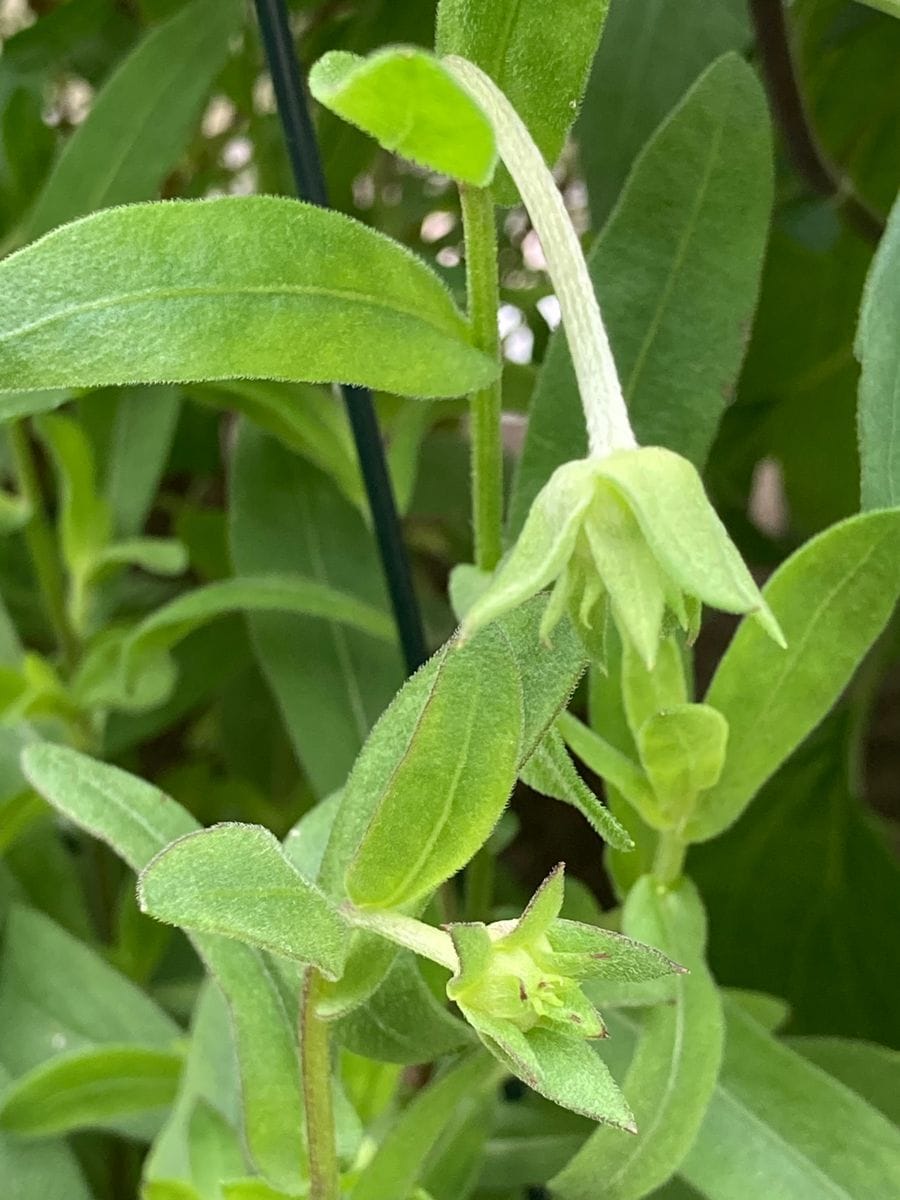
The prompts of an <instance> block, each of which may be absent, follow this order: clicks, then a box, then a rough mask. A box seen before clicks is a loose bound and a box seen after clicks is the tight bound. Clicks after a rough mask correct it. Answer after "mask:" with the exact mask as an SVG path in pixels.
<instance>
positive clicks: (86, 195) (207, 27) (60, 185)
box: [27, 0, 243, 241]
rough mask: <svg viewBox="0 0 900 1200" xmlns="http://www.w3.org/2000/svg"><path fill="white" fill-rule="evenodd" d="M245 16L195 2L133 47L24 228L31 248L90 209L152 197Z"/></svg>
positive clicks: (231, 5)
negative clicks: (57, 226) (35, 241)
mask: <svg viewBox="0 0 900 1200" xmlns="http://www.w3.org/2000/svg"><path fill="white" fill-rule="evenodd" d="M242 15H243V14H242V11H241V6H240V4H238V3H236V0H194V3H192V4H188V5H186V6H184V7H183V8H182V9H181V11H179V12H178V13H176V14H175V16H174V17H173V18H172V19H171V20H170V21H167V22H166V23H165V24H164V25H161V26H159V27H158V28H157V29H155V30H153V31H152V32H151V33H149V34H148V35H147V36H146V37H145V38H144V39H143V41H141V42H140V43H139V44H138V46H137V47H136V48H135V49H134V50H133V51H132V52H131V54H130V55H129V56H128V57H127V58H125V59H124V61H123V62H122V63H121V64H120V65H119V67H118V69H117V70H116V71H115V72H114V74H113V75H112V76H111V78H110V79H109V80H108V81H107V82H106V84H105V85H104V86H103V88H101V90H100V92H99V93H98V95H97V97H96V99H95V100H94V103H93V105H92V107H91V111H90V113H89V114H88V116H87V118H86V119H85V120H84V121H83V122H82V124H81V125H79V126H78V128H77V129H76V130H75V132H74V133H73V134H72V136H71V137H70V138H69V140H68V141H67V142H66V145H65V148H64V150H63V153H62V155H61V156H60V158H59V161H58V162H57V164H56V166H55V168H54V170H53V172H52V174H51V175H50V178H49V179H48V180H47V184H46V186H45V188H44V190H43V192H42V193H41V195H40V197H39V198H38V202H37V204H36V206H35V208H34V211H33V212H32V214H31V217H30V219H29V221H28V223H27V240H28V241H31V240H32V239H33V238H36V237H39V236H40V235H41V234H42V233H46V232H47V230H48V229H52V228H53V227H54V226H55V225H62V224H63V222H65V221H71V220H73V219H74V218H75V217H81V216H84V215H86V214H87V213H89V212H92V211H93V210H94V209H97V208H107V207H110V206H112V205H114V204H128V203H129V202H131V201H133V200H150V199H153V198H154V197H155V195H156V193H157V192H158V190H159V188H160V185H161V184H162V183H163V181H164V180H165V177H166V176H167V175H168V174H169V172H170V171H171V170H172V168H173V167H174V166H175V165H176V164H177V162H178V160H179V158H180V157H181V154H182V153H183V147H184V144H185V142H186V141H187V138H188V136H189V134H190V133H191V131H192V130H193V128H194V126H195V125H196V124H197V122H198V120H199V117H200V112H201V110H202V107H203V104H204V101H205V100H206V98H207V95H208V93H209V90H210V88H211V86H212V83H213V80H214V79H215V77H216V75H217V74H218V73H219V71H220V69H221V68H222V66H223V65H224V63H225V60H226V58H227V57H228V54H229V41H230V39H231V36H232V34H233V33H234V32H235V31H236V29H237V26H238V24H239V22H240V21H241V19H242Z"/></svg>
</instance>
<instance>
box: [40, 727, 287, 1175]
mask: <svg viewBox="0 0 900 1200" xmlns="http://www.w3.org/2000/svg"><path fill="white" fill-rule="evenodd" d="M23 770H24V772H25V775H26V778H27V779H28V780H29V782H30V783H31V784H32V786H33V787H34V788H35V790H36V791H38V792H39V793H40V794H41V795H42V796H44V798H45V799H46V800H47V801H49V803H51V804H52V805H53V806H54V807H55V808H57V809H58V810H59V811H60V812H62V813H63V814H64V815H65V816H66V817H68V818H69V820H71V821H72V822H73V823H74V824H75V825H77V826H78V827H79V828H81V829H84V830H86V831H87V832H88V833H91V834H93V835H94V836H95V837H98V838H100V839H101V840H102V841H104V842H106V843H107V845H109V846H111V847H112V849H113V850H115V852H116V853H117V854H118V855H119V857H120V858H122V859H124V860H125V862H126V863H128V865H129V866H130V867H132V869H133V870H135V871H138V872H139V871H141V870H142V869H143V868H144V867H145V866H146V865H147V864H148V863H149V862H150V861H151V860H152V858H153V856H154V855H155V854H158V853H159V852H160V851H162V850H163V849H164V848H165V847H166V846H167V845H168V844H169V843H171V842H174V841H175V839H177V838H180V837H182V836H184V835H185V834H188V833H191V832H192V831H194V830H197V828H198V826H197V822H196V821H195V820H194V818H193V817H192V816H191V815H190V813H188V812H187V811H186V810H185V809H183V808H182V807H181V805H179V804H176V803H175V801H174V800H172V799H170V797H168V796H166V795H165V794H164V793H163V792H161V791H160V790H159V789H158V788H155V787H153V786H151V785H150V784H149V783H145V782H144V781H143V780H141V779H136V778H135V777H134V776H133V775H129V774H128V773H127V772H126V771H122V770H119V768H118V767H113V766H109V765H108V764H107V763H100V762H96V761H95V760H94V759H91V758H89V757H88V756H87V755H84V754H79V753H77V752H76V751H75V750H69V749H67V748H64V747H62V746H51V745H49V744H40V745H37V746H32V747H29V750H28V752H26V753H25V754H23ZM193 940H194V945H195V947H196V949H197V951H198V953H199V954H200V955H201V956H202V958H203V959H204V961H205V962H206V964H207V967H208V968H209V971H210V973H211V974H212V975H213V976H214V977H215V979H216V981H217V982H218V984H219V986H220V987H221V988H222V991H223V993H224V995H225V997H226V999H227V1001H228V1007H229V1010H230V1013H231V1019H232V1023H233V1028H234V1037H235V1045H236V1048H237V1058H238V1063H239V1067H240V1075H241V1094H242V1100H243V1108H244V1133H245V1136H246V1139H247V1146H248V1149H249V1150H250V1153H251V1155H252V1157H253V1160H254V1162H255V1163H256V1165H257V1167H258V1168H259V1169H260V1171H262V1172H263V1173H264V1174H265V1175H266V1177H267V1178H269V1179H271V1180H273V1181H275V1182H276V1183H277V1184H278V1185H279V1186H282V1187H284V1188H286V1189H288V1190H290V1189H292V1188H294V1187H295V1186H296V1185H297V1184H298V1183H299V1182H300V1180H302V1178H303V1177H304V1173H305V1170H306V1168H305V1153H304V1147H303V1138H302V1129H303V1101H302V1093H301V1087H300V1068H299V1061H298V1051H297V1036H296V1013H292V1012H290V1011H289V1008H288V1006H287V1005H286V1003H285V998H284V994H283V992H282V989H281V987H280V985H279V983H278V981H277V980H276V978H275V976H274V973H273V970H272V968H271V966H270V964H268V963H267V962H266V961H265V959H264V957H263V955H262V954H261V953H260V952H259V951H258V950H255V949H254V948H253V947H251V946H245V945H242V944H241V943H240V942H237V941H231V940H229V939H227V938H223V937H216V936H215V935H213V934H209V933H205V934H194V935H193Z"/></svg>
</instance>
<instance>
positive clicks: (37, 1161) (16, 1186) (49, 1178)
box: [0, 1067, 93, 1200]
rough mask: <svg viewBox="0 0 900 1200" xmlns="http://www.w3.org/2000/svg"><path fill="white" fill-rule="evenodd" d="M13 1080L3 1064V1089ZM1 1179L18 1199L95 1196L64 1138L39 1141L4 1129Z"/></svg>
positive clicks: (0, 1150)
mask: <svg viewBox="0 0 900 1200" xmlns="http://www.w3.org/2000/svg"><path fill="white" fill-rule="evenodd" d="M8 1082H9V1080H8V1077H7V1075H6V1072H5V1071H4V1070H3V1068H2V1067H0V1089H2V1088H5V1086H6V1084H7V1083H8ZM0 1179H2V1180H3V1181H4V1184H5V1185H6V1187H7V1189H8V1190H9V1192H10V1194H11V1195H12V1197H14V1200H92V1196H93V1193H92V1192H91V1191H90V1189H89V1188H88V1185H87V1183H86V1182H85V1179H84V1176H83V1175H82V1172H81V1167H80V1166H79V1163H78V1159H77V1158H76V1156H75V1154H74V1152H73V1151H72V1150H70V1149H69V1147H68V1145H67V1144H66V1143H65V1142H64V1141H63V1140H61V1139H60V1140H46V1141H41V1142H38V1143H34V1142H27V1141H23V1140H22V1139H20V1138H17V1137H15V1136H13V1135H9V1134H5V1133H0Z"/></svg>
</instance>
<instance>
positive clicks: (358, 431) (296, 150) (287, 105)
mask: <svg viewBox="0 0 900 1200" xmlns="http://www.w3.org/2000/svg"><path fill="white" fill-rule="evenodd" d="M255 3H256V15H257V18H258V20H259V27H260V31H261V33H262V39H263V43H264V45H265V50H266V58H267V59H268V63H269V70H270V71H271V74H272V86H273V87H274V89H275V98H276V101H277V103H278V113H279V116H280V118H281V126H282V129H283V131H284V140H285V144H286V146H287V152H288V157H289V158H290V162H291V169H292V171H293V174H294V182H295V184H296V187H297V194H298V195H299V196H300V198H301V199H303V200H307V201H309V202H310V203H311V204H318V205H319V206H320V207H322V208H327V207H328V192H327V189H326V186H325V175H324V173H323V171H322V163H321V160H320V158H319V147H318V143H317V141H316V132H315V129H314V128H313V123H312V118H311V116H310V112H309V105H308V103H307V99H306V88H305V86H304V83H303V79H302V76H301V74H300V64H299V62H298V61H297V55H296V53H295V51H294V40H293V37H292V35H291V27H290V22H289V20H288V14H287V9H286V8H285V4H284V0H255ZM341 395H342V396H343V398H344V404H345V405H346V407H347V415H348V416H349V418H350V425H351V428H352V430H353V439H354V441H355V443H356V453H357V455H358V457H359V465H360V469H361V471H362V476H363V481H364V483H365V487H366V494H367V495H368V499H369V507H370V509H371V511H372V522H373V524H374V526H375V536H376V538H377V539H378V550H379V553H380V555H381V562H382V566H383V568H384V574H385V578H386V580H387V586H388V591H389V593H390V597H391V604H392V606H393V610H394V619H395V620H396V622H397V630H398V633H399V635H400V643H401V645H402V647H403V656H404V659H405V661H406V669H407V671H408V672H409V674H412V673H413V671H415V670H416V669H417V668H418V667H420V666H421V665H422V663H423V662H424V661H425V659H426V658H427V651H426V649H425V636H424V633H423V631H422V618H421V615H420V613H419V606H418V603H417V601H416V595H415V592H414V590H413V583H412V573H411V571H410V566H409V558H408V557H407V554H406V547H405V546H404V544H403V533H402V530H401V528H400V521H399V518H398V516H397V506H396V504H395V502H394V493H393V490H392V488H391V481H390V477H389V475H388V470H387V463H386V462H385V457H384V449H383V447H382V443H381V433H380V431H379V428H378V420H377V418H376V416H375V409H374V407H373V405H372V396H371V393H370V392H369V390H368V388H361V387H351V386H348V385H346V384H344V385H341Z"/></svg>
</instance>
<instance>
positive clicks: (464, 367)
mask: <svg viewBox="0 0 900 1200" xmlns="http://www.w3.org/2000/svg"><path fill="white" fill-rule="evenodd" d="M135 246H139V247H140V250H141V252H140V255H138V256H136V255H135V254H134V251H133V248H134V247H135ZM223 246H227V247H228V253H222V247H223ZM51 280H52V281H54V286H53V287H51V286H49V284H48V281H51ZM0 313H2V314H3V319H2V320H0V391H11V390H15V391H22V390H28V389H32V388H38V389H40V388H44V389H46V388H53V387H63V386H65V387H74V386H81V387H94V386H99V385H104V384H121V383H157V382H159V381H161V380H166V381H168V382H181V383H184V382H192V381H198V380H215V379H230V378H234V377H241V376H252V377H259V378H268V379H294V380H298V381H306V382H313V383H315V382H323V381H337V382H341V383H355V384H362V385H366V386H369V387H372V388H377V389H383V390H385V391H389V392H398V393H400V394H401V395H415V396H419V395H421V396H447V395H458V394H462V393H465V392H469V391H473V390H476V389H477V388H479V387H481V386H484V384H486V383H488V382H490V380H491V379H493V377H494V376H495V375H496V373H497V369H498V368H497V365H496V364H495V363H494V362H492V361H491V360H489V359H488V358H487V356H486V355H483V354H481V352H480V351H478V350H475V349H474V347H473V346H472V345H471V341H470V332H469V327H468V325H467V323H466V322H465V320H464V319H463V318H462V316H460V314H459V312H458V311H457V309H456V308H455V306H454V304H453V302H452V300H451V298H450V295H449V293H448V292H447V291H446V289H445V288H444V286H443V284H441V282H440V281H439V279H438V278H437V276H436V275H435V274H434V273H433V272H432V271H431V270H430V269H429V268H428V267H427V266H426V265H425V264H424V263H423V262H421V261H420V260H418V259H416V258H415V257H414V256H413V255H412V254H410V253H409V251H407V250H406V249H405V248H404V247H401V246H400V245H398V244H397V243H396V242H392V241H391V240H390V239H389V238H387V237H385V236H384V235H383V234H380V233H376V232H375V231H374V230H371V229H368V228H366V227H365V226H363V225H361V224H360V223H359V222H356V221H353V220H350V219H349V218H348V217H345V216H343V215H342V214H340V213H336V212H332V211H328V210H325V209H322V208H315V207H313V206H312V205H307V204H301V203H300V202H299V201H296V200H286V199H280V198H277V197H272V196H238V197H224V198H222V199H218V200H204V201H172V202H171V203H167V204H151V205H141V204H139V205H132V206H130V207H125V208H117V209H109V210H107V211H105V212H100V213H96V214H95V215H94V216H91V217H86V218H84V219H83V220H80V221H76V222H74V223H73V224H72V225H66V226H64V227H63V228H62V229H59V230H56V231H54V232H53V233H51V234H48V235H47V236H46V237H44V238H41V239H40V240H39V241H38V242H35V243H33V244H32V245H31V246H28V247H26V248H25V249H24V250H20V251H19V252H18V253H17V254H13V255H11V256H10V257H9V258H7V259H5V260H4V261H3V262H2V263H0Z"/></svg>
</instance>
